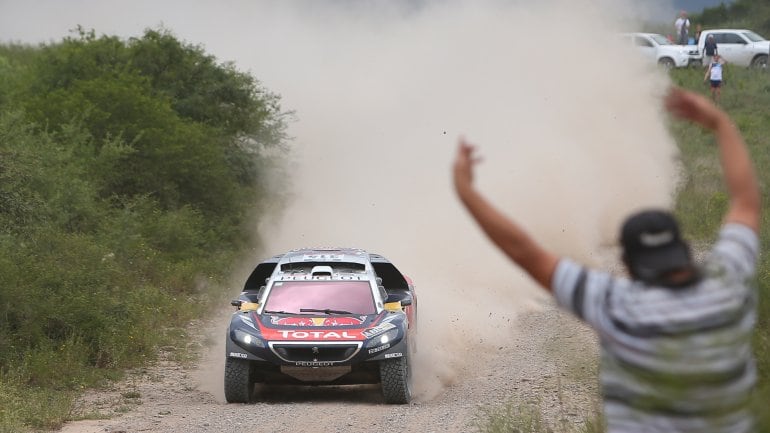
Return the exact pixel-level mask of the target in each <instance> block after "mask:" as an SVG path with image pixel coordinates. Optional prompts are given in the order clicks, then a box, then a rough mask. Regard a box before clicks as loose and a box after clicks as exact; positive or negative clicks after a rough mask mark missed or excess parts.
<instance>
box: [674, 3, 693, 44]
mask: <svg viewBox="0 0 770 433" xmlns="http://www.w3.org/2000/svg"><path fill="white" fill-rule="evenodd" d="M674 29H675V30H676V37H677V40H678V41H679V45H687V41H688V37H689V35H690V20H689V19H688V18H687V12H685V11H681V12H679V18H677V19H676V21H674Z"/></svg>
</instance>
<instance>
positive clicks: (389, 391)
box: [380, 356, 412, 404]
mask: <svg viewBox="0 0 770 433" xmlns="http://www.w3.org/2000/svg"><path fill="white" fill-rule="evenodd" d="M411 376H412V375H411V368H410V366H409V359H408V357H406V356H402V357H401V358H392V359H386V360H383V361H380V380H381V381H382V394H383V395H384V396H385V403H389V404H407V403H409V401H410V400H411V399H412V388H411V384H410V382H411V380H412V378H411Z"/></svg>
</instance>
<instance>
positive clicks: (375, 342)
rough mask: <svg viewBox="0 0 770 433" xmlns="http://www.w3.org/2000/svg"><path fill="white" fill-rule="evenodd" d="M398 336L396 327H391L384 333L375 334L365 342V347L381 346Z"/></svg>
mask: <svg viewBox="0 0 770 433" xmlns="http://www.w3.org/2000/svg"><path fill="white" fill-rule="evenodd" d="M396 337H398V328H395V329H391V330H390V331H388V332H385V333H384V334H380V335H377V336H375V337H373V338H371V339H370V340H369V341H367V342H366V347H374V346H382V345H383V344H387V343H390V342H392V341H393V340H395V339H396Z"/></svg>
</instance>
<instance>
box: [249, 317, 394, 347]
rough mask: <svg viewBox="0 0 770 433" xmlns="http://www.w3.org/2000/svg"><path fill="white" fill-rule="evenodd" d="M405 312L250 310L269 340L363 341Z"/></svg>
mask: <svg viewBox="0 0 770 433" xmlns="http://www.w3.org/2000/svg"><path fill="white" fill-rule="evenodd" d="M404 316H405V315H404V314H403V313H393V312H386V311H383V312H382V313H379V314H371V315H356V314H351V315H333V316H326V315H323V314H319V315H317V316H311V315H307V314H297V315H294V314H256V313H252V318H253V319H254V322H255V323H256V324H257V325H258V328H259V331H260V333H261V334H262V337H263V338H264V339H265V340H268V341H308V340H313V341H362V340H366V339H367V338H369V336H371V329H372V328H377V327H378V326H382V325H383V324H384V323H389V322H396V321H400V320H404Z"/></svg>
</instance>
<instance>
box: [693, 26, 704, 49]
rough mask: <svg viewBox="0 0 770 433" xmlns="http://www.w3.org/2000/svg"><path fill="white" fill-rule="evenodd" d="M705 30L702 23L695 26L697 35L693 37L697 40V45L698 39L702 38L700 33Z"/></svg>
mask: <svg viewBox="0 0 770 433" xmlns="http://www.w3.org/2000/svg"><path fill="white" fill-rule="evenodd" d="M702 31H703V26H702V25H700V24H697V25H696V26H695V35H694V36H693V39H694V40H695V45H698V41H699V40H700V34H701V32H702Z"/></svg>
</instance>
